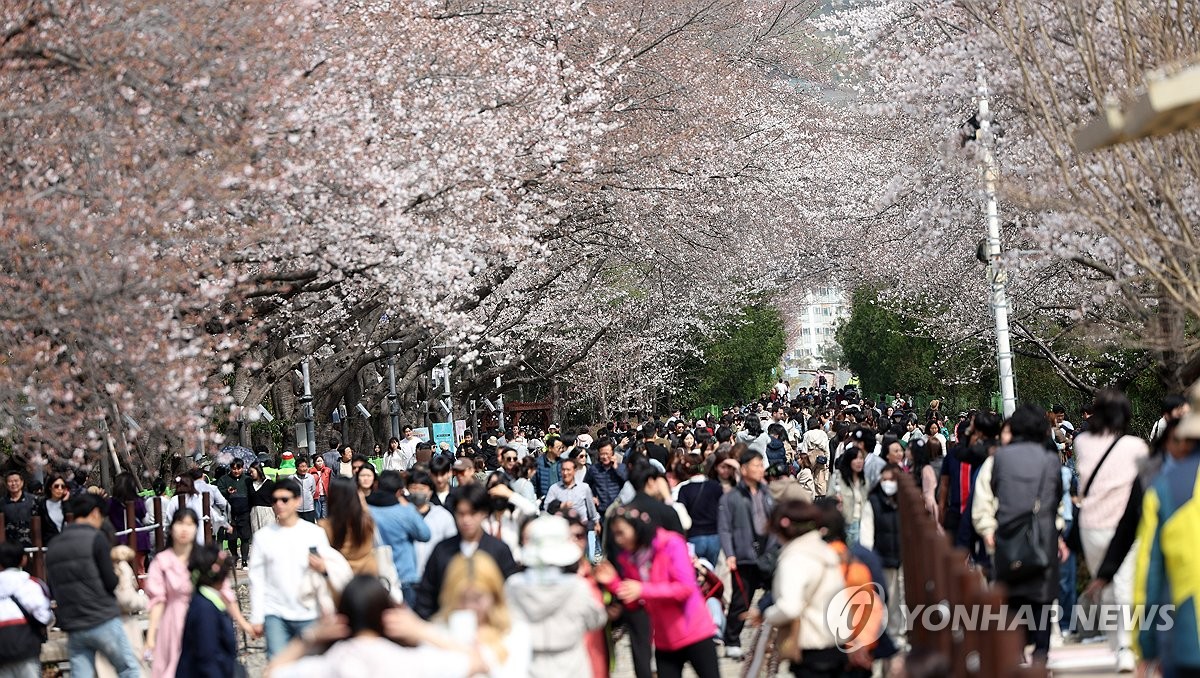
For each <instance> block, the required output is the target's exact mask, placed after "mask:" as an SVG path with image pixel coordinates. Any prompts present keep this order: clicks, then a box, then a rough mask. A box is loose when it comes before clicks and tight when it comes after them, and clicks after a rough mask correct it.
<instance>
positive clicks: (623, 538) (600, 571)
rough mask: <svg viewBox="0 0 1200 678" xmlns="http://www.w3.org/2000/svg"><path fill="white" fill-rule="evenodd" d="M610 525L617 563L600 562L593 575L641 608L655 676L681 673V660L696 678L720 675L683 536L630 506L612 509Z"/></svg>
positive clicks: (662, 677)
mask: <svg viewBox="0 0 1200 678" xmlns="http://www.w3.org/2000/svg"><path fill="white" fill-rule="evenodd" d="M609 531H610V533H611V535H612V540H613V544H615V546H616V549H617V552H618V555H617V563H618V567H619V568H620V569H619V571H618V567H614V566H613V564H612V563H609V562H607V561H605V562H602V563H600V564H599V565H597V566H596V569H595V577H596V581H597V582H599V583H600V584H601V585H602V586H605V587H606V588H608V590H609V591H611V592H612V593H613V595H615V596H616V597H617V598H619V599H620V600H621V602H622V603H624V604H625V605H626V606H627V607H630V608H637V607H642V608H644V609H645V610H646V613H647V615H648V616H649V617H650V626H651V637H652V638H653V639H654V647H655V657H656V659H657V665H658V676H659V678H680V676H682V675H683V667H684V665H685V664H691V666H692V669H693V670H695V672H696V674H697V675H698V676H699V678H719V676H720V670H719V668H718V664H717V646H716V645H715V644H714V643H713V620H712V617H711V616H710V615H709V612H708V607H707V605H706V604H705V602H704V596H703V595H702V594H701V593H700V587H699V585H698V584H697V583H696V570H695V568H694V567H693V565H692V559H691V557H690V556H689V555H688V549H687V544H686V542H684V540H683V537H681V536H679V535H678V534H675V533H674V532H670V531H668V530H665V529H663V528H656V527H654V525H653V523H652V522H651V519H650V516H649V515H647V514H646V513H644V512H642V511H639V510H638V509H635V508H629V507H622V508H620V509H617V511H616V513H615V514H614V515H613V517H612V519H611V520H610V521H609Z"/></svg>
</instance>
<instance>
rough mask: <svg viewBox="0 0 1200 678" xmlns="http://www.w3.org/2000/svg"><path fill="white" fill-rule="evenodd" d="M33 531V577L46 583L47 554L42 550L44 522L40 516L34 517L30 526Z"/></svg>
mask: <svg viewBox="0 0 1200 678" xmlns="http://www.w3.org/2000/svg"><path fill="white" fill-rule="evenodd" d="M30 527H31V528H32V531H33V548H34V549H36V550H35V551H34V552H33V576H35V577H37V578H38V579H41V580H42V581H46V552H45V551H43V550H42V546H43V544H42V521H41V519H40V517H39V516H34V517H33V524H32V525H30Z"/></svg>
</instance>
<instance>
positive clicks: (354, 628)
mask: <svg viewBox="0 0 1200 678" xmlns="http://www.w3.org/2000/svg"><path fill="white" fill-rule="evenodd" d="M337 612H338V616H337V618H335V619H331V620H325V621H322V622H319V623H318V626H317V627H316V628H315V629H314V633H312V634H311V635H309V636H308V638H307V639H306V640H299V639H297V640H294V641H292V644H291V645H288V647H287V648H286V649H285V650H284V651H283V652H281V653H279V654H278V655H276V656H275V658H274V659H273V660H272V661H271V665H270V667H269V668H268V669H267V675H268V676H270V678H309V677H310V676H321V677H322V678H362V676H375V675H390V674H394V673H397V672H399V671H401V670H402V671H403V673H404V675H405V676H406V677H408V678H443V677H445V678H466V677H467V676H477V675H486V674H487V673H488V667H487V665H485V664H484V662H483V660H482V658H481V657H480V656H479V653H478V652H474V651H472V648H471V647H470V640H469V639H466V638H448V637H446V636H445V634H443V633H442V632H441V631H440V630H439V629H437V628H436V627H434V626H433V625H431V624H429V623H428V622H425V621H423V620H422V619H420V618H419V617H417V616H416V615H415V614H413V613H412V612H411V611H410V610H407V609H402V608H398V607H396V605H395V603H394V602H392V599H391V596H390V595H389V594H388V590H387V588H386V587H384V585H383V584H382V583H380V581H379V580H378V579H377V578H375V577H355V578H354V579H351V580H350V583H348V584H346V588H345V589H343V590H342V595H341V598H340V600H339V601H338V607H337Z"/></svg>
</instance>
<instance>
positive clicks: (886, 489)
mask: <svg viewBox="0 0 1200 678" xmlns="http://www.w3.org/2000/svg"><path fill="white" fill-rule="evenodd" d="M879 487H880V489H882V490H883V493H884V494H886V495H887V496H889V497H891V496H893V495H895V494H896V490H898V489H899V488H900V485H899V484H898V483H897V482H896V481H894V480H881V481H879Z"/></svg>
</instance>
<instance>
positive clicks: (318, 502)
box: [313, 497, 329, 520]
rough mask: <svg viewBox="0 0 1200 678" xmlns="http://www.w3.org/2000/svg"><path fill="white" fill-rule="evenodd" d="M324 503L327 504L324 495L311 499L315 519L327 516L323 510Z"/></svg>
mask: <svg viewBox="0 0 1200 678" xmlns="http://www.w3.org/2000/svg"><path fill="white" fill-rule="evenodd" d="M326 505H327V504H326V500H325V497H320V498H318V499H314V500H313V508H314V509H315V510H316V512H317V520H323V519H325V518H327V517H329V516H328V514H327V513H326V512H325V507H326Z"/></svg>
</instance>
